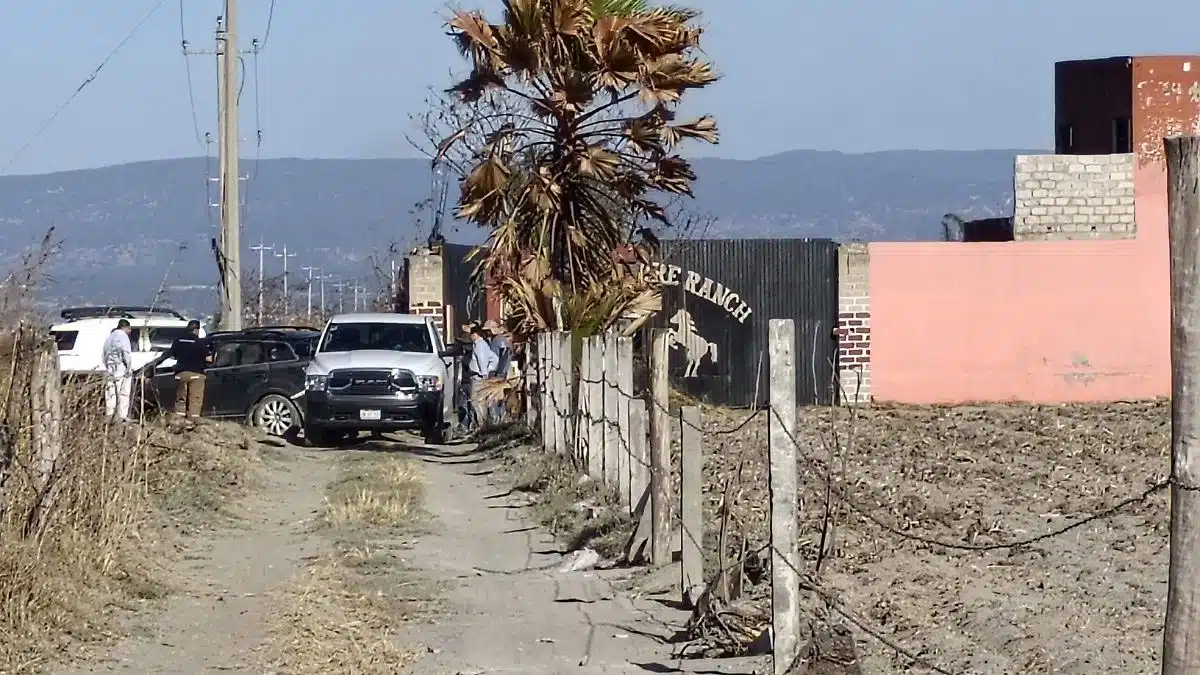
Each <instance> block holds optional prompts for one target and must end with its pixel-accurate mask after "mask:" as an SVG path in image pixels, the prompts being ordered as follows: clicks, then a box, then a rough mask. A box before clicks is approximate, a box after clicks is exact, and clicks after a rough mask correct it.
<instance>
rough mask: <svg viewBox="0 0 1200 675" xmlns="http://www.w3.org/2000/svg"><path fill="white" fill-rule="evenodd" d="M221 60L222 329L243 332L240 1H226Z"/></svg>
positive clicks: (219, 45) (220, 23)
mask: <svg viewBox="0 0 1200 675" xmlns="http://www.w3.org/2000/svg"><path fill="white" fill-rule="evenodd" d="M217 61H218V64H219V66H220V68H219V69H218V72H219V74H220V80H221V82H220V90H219V92H218V94H219V96H218V98H219V99H220V101H219V102H218V103H219V109H220V121H221V132H220V138H221V238H220V245H219V253H220V256H221V285H222V286H223V287H224V295H223V296H222V298H221V328H222V329H223V330H241V329H242V318H243V317H242V312H243V307H242V223H241V214H240V212H239V211H240V209H241V197H240V189H239V188H240V186H239V184H238V181H240V180H241V177H240V175H239V171H240V164H241V163H240V161H239V158H238V150H239V148H238V89H239V87H238V79H239V78H238V65H239V63H238V62H239V59H238V43H237V0H225V15H224V16H223V17H222V18H221V20H220V21H218V23H217Z"/></svg>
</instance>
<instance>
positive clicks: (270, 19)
mask: <svg viewBox="0 0 1200 675" xmlns="http://www.w3.org/2000/svg"><path fill="white" fill-rule="evenodd" d="M274 21H275V0H271V8H270V9H268V10H267V30H266V31H264V32H263V39H262V43H260V44H259V45H258V49H257V50H256V53H257V51H261V50H262V49H263V48H265V47H266V46H267V40H269V39H271V24H272V23H273V22H274Z"/></svg>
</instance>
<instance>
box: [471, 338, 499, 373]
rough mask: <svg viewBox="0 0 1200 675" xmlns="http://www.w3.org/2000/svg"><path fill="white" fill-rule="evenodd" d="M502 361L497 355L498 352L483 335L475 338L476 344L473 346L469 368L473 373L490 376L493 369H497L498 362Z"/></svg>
mask: <svg viewBox="0 0 1200 675" xmlns="http://www.w3.org/2000/svg"><path fill="white" fill-rule="evenodd" d="M499 361H500V359H499V358H497V357H496V352H494V351H492V348H491V347H489V346H488V343H487V340H484V339H483V338H481V337H477V338H475V342H474V344H473V345H472V346H471V362H470V364H469V366H468V367H469V368H470V369H471V373H472V374H473V375H475V376H477V377H488V376H490V375H491V374H492V371H494V370H495V369H496V364H497V363H498V362H499Z"/></svg>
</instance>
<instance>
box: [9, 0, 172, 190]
mask: <svg viewBox="0 0 1200 675" xmlns="http://www.w3.org/2000/svg"><path fill="white" fill-rule="evenodd" d="M166 3H167V0H158V2H157V3H155V4H154V7H151V8H150V11H149V12H146V15H145V16H143V17H142V20H141V21H138V22H137V24H135V25H134V27H133V28H132V29H130V31H129V32H128V33H126V34H125V37H123V38H121V41H120V42H118V43H117V46H116V47H113V48H112V51H110V52H109V53H108V55H107V56H105V57H104V59H102V60H101V61H100V65H98V66H96V67H95V68H94V69H93V70H92V72H91V74H90V75H88V76H87V78H86V79H84V81H83V83H81V84H80V85H79V86H78V87H76V88H75V91H74V92H72V93H71V95H70V96H68V97H67V99H66V100H65V101H63V102H62V104H61V105H59V106H58V108H56V109H55V110H54V113H53V114H51V115H50V116H49V117H47V118H46V119H45V120H43V121H42V124H41V126H39V127H38V130H37V131H36V132H34V134H33V135H32V136H30V137H29V139H28V140H26V141H25V143H24V144H23V145H22V146H21V147H20V148H19V149H18V150H17V151H16V152H15V153H13V154H12V155H11V156H9V158H8V160H7V161H5V163H4V166H3V167H0V174H5V173H8V170H9V169H11V168H12V165H13V164H14V163H16V161H17V160H18V159H20V158H21V156H22V155H24V154H25V151H26V150H28V149H29V147H30V146H32V145H33V144H34V143H36V142H37V140H38V139H39V138H41V137H42V134H44V133H46V130H47V129H49V128H50V126H51V125H52V124H54V123H55V122H56V121H57V120H58V117H59V116H60V115H62V113H63V111H65V110H66V109H67V107H68V106H70V105H71V104H72V103H74V102H75V99H76V98H78V97H79V94H80V92H82V91H83V90H84V89H86V88H87V86H88V85H89V84H91V83H92V82H94V81H95V80H96V78H97V77H98V76H99V75H100V71H101V70H103V69H104V66H107V65H108V62H109V61H111V60H112V59H113V57H115V56H116V55H117V53H118V52H120V51H121V49H122V48H123V47H124V46H125V45H126V44H127V43H128V42H129V41H130V40H132V39H133V36H134V35H136V34H137V32H138V31H139V30H141V28H142V26H144V25H145V24H146V22H147V21H149V20H150V17H152V16H154V14H155V13H156V12H158V10H159V9H161V8H162V6H163V5H165V4H166Z"/></svg>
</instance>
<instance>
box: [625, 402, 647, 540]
mask: <svg viewBox="0 0 1200 675" xmlns="http://www.w3.org/2000/svg"><path fill="white" fill-rule="evenodd" d="M648 405H649V404H648V403H646V401H645V400H643V399H640V398H635V399H632V400H631V401H630V402H629V447H630V450H631V452H632V462H633V463H632V464H631V465H632V466H633V467H635V468H637V469H639V470H637V471H635V472H634V473H633V475H632V478H633V486H632V487H633V490H635V492H634V494H635V495H637V497H636V498H635V499H634V501H633V517H634V518H636V519H637V525H636V526H635V527H634V530H633V534H631V535H630V536H629V541H628V542H627V543H626V545H625V561H626V562H628V563H630V564H633V563H637V562H640V561H641V560H642V559H643V558H644V557H645V555H646V548H647V546H648V545H649V544H650V531H651V528H652V525H651V516H652V509H651V506H650V445H649V434H648V433H647V432H648V431H649V428H650V413H649V410H648Z"/></svg>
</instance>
